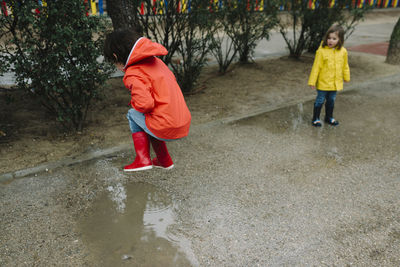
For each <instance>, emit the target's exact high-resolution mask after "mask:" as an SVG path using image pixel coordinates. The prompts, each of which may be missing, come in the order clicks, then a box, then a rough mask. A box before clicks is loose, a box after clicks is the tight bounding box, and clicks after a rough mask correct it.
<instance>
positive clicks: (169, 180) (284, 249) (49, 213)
mask: <svg viewBox="0 0 400 267" xmlns="http://www.w3.org/2000/svg"><path fill="white" fill-rule="evenodd" d="M399 102H400V77H396V76H392V77H391V78H387V79H385V80H383V81H380V82H371V83H369V84H364V85H363V87H360V88H358V89H355V90H352V91H349V92H346V91H345V92H344V93H341V94H339V95H338V97H337V100H336V108H335V117H336V118H337V119H338V120H339V121H340V125H339V126H338V127H332V126H328V125H323V127H321V128H314V127H311V126H310V120H311V110H312V101H309V102H305V103H298V104H297V105H293V106H288V107H285V108H282V109H279V110H275V111H272V112H267V113H265V114H261V115H258V116H255V117H252V118H246V119H242V120H240V121H236V122H233V123H229V124H220V125H218V124H214V125H210V126H205V127H202V128H201V127H199V128H196V129H195V131H192V132H191V134H190V136H189V137H188V138H186V139H184V140H181V141H178V142H173V143H170V145H169V148H170V152H171V154H172V155H173V158H174V160H175V165H176V168H174V169H173V170H171V171H163V170H149V171H145V172H139V173H133V174H129V175H126V174H124V173H123V172H121V168H122V166H123V165H124V164H126V163H128V162H129V161H130V160H132V158H133V155H132V154H133V152H132V151H125V152H123V153H119V154H117V155H114V156H112V157H109V158H103V159H100V160H95V161H91V162H87V163H84V164H81V165H77V166H74V167H67V168H62V169H59V170H58V171H56V172H53V173H46V174H44V175H38V176H37V177H27V178H23V179H16V180H13V181H11V182H9V183H8V184H3V185H1V187H0V202H1V203H2V204H3V205H2V206H1V209H0V214H1V219H0V225H1V229H0V236H1V245H0V265H1V266H33V265H35V266H51V265H64V264H66V265H71V266H191V265H192V266H325V265H326V266H348V265H354V266H400V254H399V251H400V197H399V192H400V142H399V140H400V119H399V116H398V112H399V105H398V103H399Z"/></svg>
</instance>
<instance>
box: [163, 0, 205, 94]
mask: <svg viewBox="0 0 400 267" xmlns="http://www.w3.org/2000/svg"><path fill="white" fill-rule="evenodd" d="M203 3H204V1H203ZM191 4H192V5H193V6H195V7H196V8H193V9H192V10H191V11H190V12H188V13H186V14H181V16H182V18H183V20H182V21H181V25H182V27H181V29H182V31H181V32H180V33H181V35H180V41H179V43H178V46H177V51H176V56H177V57H178V59H179V60H178V61H177V62H171V67H172V69H173V71H174V73H175V75H176V79H177V81H178V83H179V86H180V87H181V89H182V91H183V92H184V93H188V92H191V91H193V89H194V88H195V86H196V82H197V80H198V78H199V76H200V73H201V70H202V69H203V67H204V66H205V64H206V60H207V58H206V56H207V54H208V53H209V51H210V49H209V47H210V32H209V31H208V29H209V25H210V23H211V20H210V19H211V14H210V12H209V11H208V10H207V6H206V5H204V6H203V5H202V0H195V1H193V0H192V1H191Z"/></svg>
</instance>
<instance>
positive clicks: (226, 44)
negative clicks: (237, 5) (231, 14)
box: [208, 5, 238, 74]
mask: <svg viewBox="0 0 400 267" xmlns="http://www.w3.org/2000/svg"><path fill="white" fill-rule="evenodd" d="M212 7H213V8H214V10H213V13H212V14H213V16H212V17H211V21H210V25H209V27H208V31H209V36H210V38H211V40H210V52H211V54H212V55H213V56H214V57H215V59H216V60H217V62H218V66H219V69H218V72H219V73H220V74H224V73H226V71H227V70H228V68H229V66H230V65H231V63H232V62H233V60H234V59H235V58H236V57H237V54H238V51H237V48H236V46H235V44H234V42H233V40H232V39H231V38H230V37H229V36H228V34H227V32H229V30H230V27H231V25H229V24H228V23H226V19H227V15H228V10H227V9H226V8H223V6H222V5H213V6H212Z"/></svg>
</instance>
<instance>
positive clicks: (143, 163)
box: [124, 132, 153, 172]
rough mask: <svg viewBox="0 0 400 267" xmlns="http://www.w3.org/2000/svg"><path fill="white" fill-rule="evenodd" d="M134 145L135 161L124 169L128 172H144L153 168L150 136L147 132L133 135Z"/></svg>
mask: <svg viewBox="0 0 400 267" xmlns="http://www.w3.org/2000/svg"><path fill="white" fill-rule="evenodd" d="M132 139H133V144H134V146H135V151H136V157H135V160H134V161H133V162H132V163H131V164H129V165H126V166H125V167H124V171H126V172H134V171H144V170H148V169H151V168H153V165H152V163H151V159H150V142H149V136H148V135H147V133H145V132H136V133H133V134H132Z"/></svg>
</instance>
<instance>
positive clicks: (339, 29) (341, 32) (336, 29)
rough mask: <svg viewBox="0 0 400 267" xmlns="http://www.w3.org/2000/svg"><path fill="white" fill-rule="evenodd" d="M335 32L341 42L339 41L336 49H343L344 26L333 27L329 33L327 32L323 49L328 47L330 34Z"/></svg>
mask: <svg viewBox="0 0 400 267" xmlns="http://www.w3.org/2000/svg"><path fill="white" fill-rule="evenodd" d="M334 32H336V33H337V35H338V37H339V41H338V43H337V45H336V47H337V48H338V49H340V48H342V46H343V44H344V30H343V28H342V26H340V25H333V26H331V27H330V28H329V29H328V31H327V32H326V34H325V36H324V40H323V41H322V47H325V46H327V45H328V37H329V34H331V33H334Z"/></svg>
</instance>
